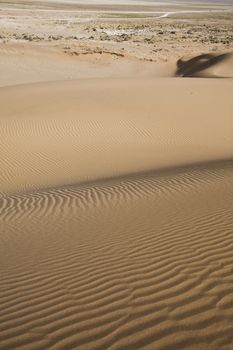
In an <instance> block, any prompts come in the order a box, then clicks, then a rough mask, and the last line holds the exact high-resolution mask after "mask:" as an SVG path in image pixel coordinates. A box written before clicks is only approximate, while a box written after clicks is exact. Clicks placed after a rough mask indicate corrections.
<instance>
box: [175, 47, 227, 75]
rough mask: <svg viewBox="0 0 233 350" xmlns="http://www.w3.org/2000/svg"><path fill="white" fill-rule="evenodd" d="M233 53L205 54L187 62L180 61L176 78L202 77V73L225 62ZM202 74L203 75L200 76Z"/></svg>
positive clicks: (177, 63)
mask: <svg viewBox="0 0 233 350" xmlns="http://www.w3.org/2000/svg"><path fill="white" fill-rule="evenodd" d="M230 56H232V53H229V52H228V53H223V54H211V53H208V54H203V55H199V56H195V57H193V58H191V59H189V60H187V61H184V60H183V59H179V60H178V61H177V62H176V66H177V70H176V73H175V76H178V77H201V76H204V75H202V72H203V71H205V70H206V69H208V68H210V67H212V66H215V65H216V64H218V63H220V62H223V61H225V60H226V59H228V58H229V57H230ZM200 73H201V74H200ZM205 76H206V77H213V76H211V75H208V74H207V75H205Z"/></svg>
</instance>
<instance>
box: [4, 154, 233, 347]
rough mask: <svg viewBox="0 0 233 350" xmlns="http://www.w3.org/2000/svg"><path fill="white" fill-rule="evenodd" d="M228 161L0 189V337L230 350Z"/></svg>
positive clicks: (13, 342) (23, 342) (232, 241)
mask: <svg viewBox="0 0 233 350" xmlns="http://www.w3.org/2000/svg"><path fill="white" fill-rule="evenodd" d="M232 172H233V163H232V161H222V162H213V163H205V164H202V165H201V164H199V165H195V166H190V167H183V168H175V169H168V170H164V171H160V172H158V171H157V172H151V173H144V174H143V173H141V174H132V175H128V176H125V177H121V178H112V179H105V180H102V181H96V182H90V183H86V184H79V185H77V186H76V185H73V186H61V187H58V188H54V189H48V190H41V191H35V192H30V193H22V194H17V195H16V194H15V195H4V196H2V197H1V198H0V201H1V217H0V227H1V245H0V249H1V250H0V260H1V264H0V271H1V281H0V309H1V313H0V329H1V333H0V348H1V349H4V350H5V349H11V350H12V349H33V350H34V349H56V350H58V349H62V350H64V349H67V350H68V349H101V350H102V349H122V350H123V349H133V350H134V349H142V348H145V349H158V350H165V349H166V350H168V349H171V350H173V349H194V348H195V349H219V348H223V349H229V350H230V349H231V348H232V344H233V337H232V334H233V322H232V321H233V277H232V276H233V274H232V272H233V271H232V266H233V265H232V264H233V254H232V246H233V234H232V233H233V219H232V213H231V205H232V199H233V191H232V189H233V180H232V179H233V177H232ZM187 204H188V205H187Z"/></svg>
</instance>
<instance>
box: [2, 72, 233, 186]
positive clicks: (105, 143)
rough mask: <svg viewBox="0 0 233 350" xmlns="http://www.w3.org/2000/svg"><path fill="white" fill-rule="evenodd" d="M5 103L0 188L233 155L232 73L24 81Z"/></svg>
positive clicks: (7, 93) (7, 90) (9, 90)
mask: <svg viewBox="0 0 233 350" xmlns="http://www.w3.org/2000/svg"><path fill="white" fill-rule="evenodd" d="M207 91H208V93H207ZM174 92H175V93H174ZM213 96H216V98H215V99H214V101H213ZM12 101H14V103H12ZM168 101H169V103H168ZM0 104H1V110H2V116H1V144H0V152H1V153H0V156H1V164H2V167H1V169H0V180H1V187H0V192H22V191H23V192H24V191H30V190H33V189H39V188H47V187H54V186H59V185H64V184H75V183H77V182H83V181H90V180H95V179H98V178H106V177H107V178H108V177H114V176H119V175H124V174H128V173H132V172H138V171H146V170H156V169H161V168H166V167H171V166H180V165H186V164H192V163H197V162H203V161H210V160H212V161H213V160H220V159H225V158H231V157H232V136H233V135H232V130H233V125H232V118H231V115H232V80H231V79H228V80H218V79H215V80H213V79H211V80H205V81H203V80H195V81H193V80H192V79H174V78H173V79H172V78H163V79H128V80H121V79H116V80H110V79H107V80H104V79H102V80H98V79H97V80H79V81H72V82H61V83H56V82H55V83H41V84H31V85H30V84H29V85H27V84H25V85H23V86H15V87H13V86H10V87H4V88H1V94H0ZM190 106H195V108H191V107H190ZM119 155H124V156H119Z"/></svg>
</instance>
